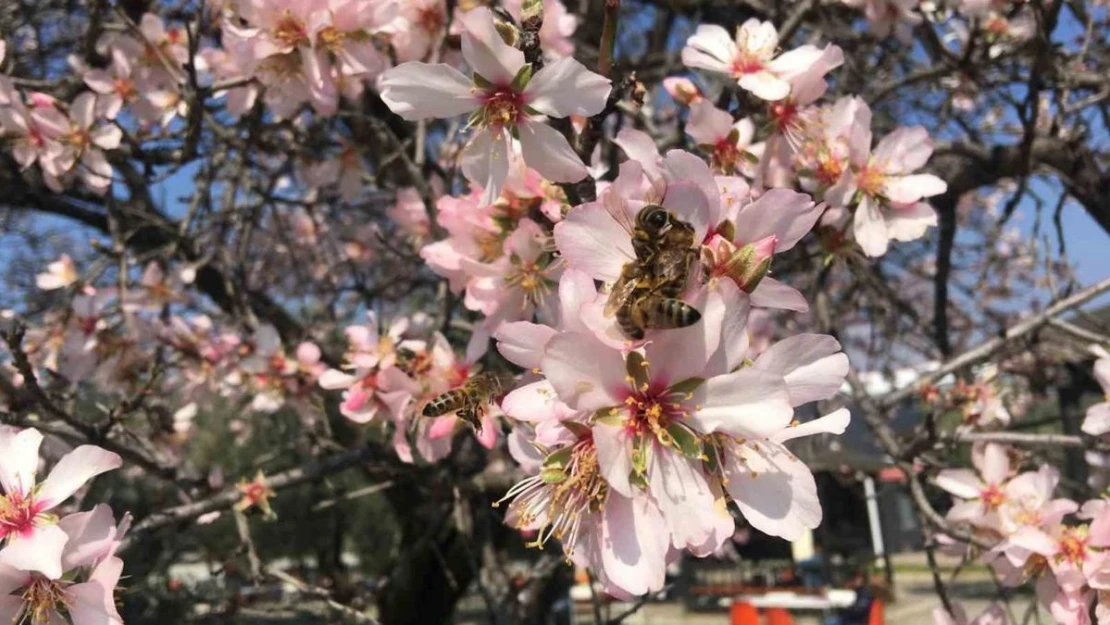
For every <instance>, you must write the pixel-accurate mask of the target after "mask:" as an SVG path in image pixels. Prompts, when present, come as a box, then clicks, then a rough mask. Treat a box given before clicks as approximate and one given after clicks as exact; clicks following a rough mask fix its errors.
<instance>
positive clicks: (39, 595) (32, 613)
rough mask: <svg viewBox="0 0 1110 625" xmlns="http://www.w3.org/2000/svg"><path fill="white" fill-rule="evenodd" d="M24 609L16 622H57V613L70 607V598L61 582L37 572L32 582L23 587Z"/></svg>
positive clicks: (41, 624)
mask: <svg viewBox="0 0 1110 625" xmlns="http://www.w3.org/2000/svg"><path fill="white" fill-rule="evenodd" d="M23 601H24V603H23V611H22V613H21V614H20V617H21V618H16V619H15V621H14V622H16V623H24V622H29V623H30V625H49V624H50V623H56V622H58V621H59V620H61V619H57V618H56V617H57V615H58V614H59V613H62V612H64V611H67V610H68V608H69V599H68V598H67V597H66V594H65V589H64V588H63V587H62V584H61V582H59V581H52V580H49V579H46V578H45V577H43V576H41V575H39V574H37V573H35V574H34V578H33V579H32V580H31V583H30V584H28V585H27V587H26V588H24V589H23Z"/></svg>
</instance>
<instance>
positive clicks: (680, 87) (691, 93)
mask: <svg viewBox="0 0 1110 625" xmlns="http://www.w3.org/2000/svg"><path fill="white" fill-rule="evenodd" d="M663 88H664V89H666V90H667V93H669V94H670V95H671V97H672V98H674V100H675V102H678V103H679V104H682V105H685V106H690V105H692V104H694V103H695V102H700V101H701V100H702V99H703V97H704V96H702V94H701V89H698V86H697V85H696V84H694V81H692V80H690V79H689V78H681V77H678V76H671V77H668V78H664V79H663Z"/></svg>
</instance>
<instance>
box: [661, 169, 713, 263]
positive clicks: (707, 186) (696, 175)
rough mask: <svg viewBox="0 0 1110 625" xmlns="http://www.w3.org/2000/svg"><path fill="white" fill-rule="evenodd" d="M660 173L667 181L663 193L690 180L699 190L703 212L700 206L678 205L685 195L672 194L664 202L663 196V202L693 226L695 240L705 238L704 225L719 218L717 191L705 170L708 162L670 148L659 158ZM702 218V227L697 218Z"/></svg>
mask: <svg viewBox="0 0 1110 625" xmlns="http://www.w3.org/2000/svg"><path fill="white" fill-rule="evenodd" d="M663 175H664V177H665V178H666V180H667V183H668V184H667V188H666V193H667V195H670V194H671V192H672V189H674V188H676V187H678V186H679V185H688V184H693V185H695V186H697V188H698V189H700V190H701V194H702V196H703V197H704V198H705V200H704V201H705V202H706V210H705V212H704V213H702V212H701V207H700V206H698V207H694V206H690V207H685V208H683V207H681V206H680V205H681V203H682V202H683V201H684V200H685V198H676V199H675V200H672V201H671V203H668V201H667V199H666V198H665V199H664V201H663V205H664V206H666V207H667V208H669V209H671V211H672V212H674V213H675V214H676V215H677V216H678V217H679V218H680V219H682V220H683V221H687V222H689V223H690V225H692V226H694V237H695V240H696V241H702V240H703V239H705V233H706V230H708V226H709V225H710V224H712V225H716V224H717V223H718V222H719V221H720V209H721V192H720V189H719V188H718V187H717V180H716V179H715V178H714V177H713V172H711V171H710V170H709V165H707V164H706V162H705V160H704V159H702V158H700V157H697V156H694V155H693V154H691V153H689V152H686V151H684V150H671V151H670V152H667V155H666V157H665V158H664V159H663ZM690 201H693V202H698V203H700V202H701V200H698V199H694V198H693V197H692V196H691V200H690ZM703 219H704V220H705V225H706V228H704V229H703V228H702V222H701V220H703Z"/></svg>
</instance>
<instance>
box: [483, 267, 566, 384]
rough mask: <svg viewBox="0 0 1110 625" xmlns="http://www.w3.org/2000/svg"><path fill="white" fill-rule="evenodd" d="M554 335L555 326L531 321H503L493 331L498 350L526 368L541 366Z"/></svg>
mask: <svg viewBox="0 0 1110 625" xmlns="http://www.w3.org/2000/svg"><path fill="white" fill-rule="evenodd" d="M560 286H561V285H560ZM553 336H555V328H552V327H550V326H545V325H540V324H538V323H532V322H530V321H515V322H512V323H503V324H501V325H500V326H499V327H498V328H497V329H496V330H494V332H493V338H495V339H497V351H498V352H501V355H502V356H504V357H505V359H506V360H508V361H509V362H511V363H513V364H514V365H517V366H518V367H523V368H525V369H535V368H536V367H539V366H540V361H541V360H542V359H543V351H544V348H546V347H547V342H548V341H550V340H551V338H552V337H553Z"/></svg>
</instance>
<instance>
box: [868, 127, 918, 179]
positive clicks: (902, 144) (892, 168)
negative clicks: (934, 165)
mask: <svg viewBox="0 0 1110 625" xmlns="http://www.w3.org/2000/svg"><path fill="white" fill-rule="evenodd" d="M932 154H933V140H932V139H930V138H929V131H928V130H926V129H925V128H924V127H923V126H913V127H911V128H898V129H896V130H895V131H894V132H892V133H890V134H888V135H887V136H885V137H883V138H882V140H881V141H879V145H877V146H875V152H874V154H873V157H874V159H875V160H876V161H878V162H881V163H883V164H884V170H885V171H886V172H887V173H890V174H908V173H910V172H912V171H916V170H918V169H921V168H922V167H924V166H925V163H926V162H927V161H928V160H929V157H930V156H932Z"/></svg>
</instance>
